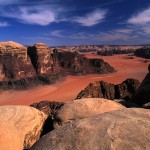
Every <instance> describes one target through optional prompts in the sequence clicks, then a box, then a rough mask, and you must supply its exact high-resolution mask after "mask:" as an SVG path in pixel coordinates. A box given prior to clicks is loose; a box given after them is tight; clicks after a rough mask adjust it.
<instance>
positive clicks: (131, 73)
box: [0, 54, 148, 105]
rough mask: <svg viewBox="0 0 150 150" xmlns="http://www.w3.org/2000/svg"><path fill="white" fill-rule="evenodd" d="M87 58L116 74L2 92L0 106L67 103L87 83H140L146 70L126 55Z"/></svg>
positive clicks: (89, 76)
mask: <svg viewBox="0 0 150 150" xmlns="http://www.w3.org/2000/svg"><path fill="white" fill-rule="evenodd" d="M86 56H87V57H89V58H103V59H104V61H106V62H108V63H109V64H110V65H111V66H113V67H114V68H115V69H116V70H117V72H115V73H111V74H103V75H100V74H93V75H85V76H68V77H66V80H64V81H61V82H60V81H59V82H57V83H56V84H54V85H49V86H39V87H36V88H33V89H29V90H26V91H5V92H4V91H3V92H1V93H0V105H9V104H15V105H19V104H24V105H29V104H31V103H34V102H36V101H41V100H49V101H63V102H66V101H69V100H73V99H75V98H76V96H77V94H78V93H79V92H80V91H81V90H82V89H84V88H85V87H86V86H87V85H88V84H89V83H91V82H95V81H99V80H104V81H107V82H111V83H120V82H122V81H123V80H125V79H127V78H136V79H138V80H139V81H142V80H143V78H144V77H145V75H146V74H147V72H148V70H147V67H148V63H143V62H142V60H144V59H143V58H138V57H135V56H132V57H133V58H134V59H128V57H129V56H128V55H114V56H102V57H101V56H97V55H93V54H86Z"/></svg>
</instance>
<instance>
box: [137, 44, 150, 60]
mask: <svg viewBox="0 0 150 150" xmlns="http://www.w3.org/2000/svg"><path fill="white" fill-rule="evenodd" d="M134 54H135V55H136V56H138V57H143V58H148V59H150V46H147V47H142V48H139V49H137V50H136V51H135V52H134Z"/></svg>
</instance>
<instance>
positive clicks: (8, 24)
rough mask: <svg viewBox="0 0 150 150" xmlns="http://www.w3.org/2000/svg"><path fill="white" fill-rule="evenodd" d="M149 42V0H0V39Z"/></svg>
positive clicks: (26, 42) (52, 42)
mask: <svg viewBox="0 0 150 150" xmlns="http://www.w3.org/2000/svg"><path fill="white" fill-rule="evenodd" d="M8 40H11V41H16V42H19V43H22V44H24V45H32V44H34V43H37V42H43V43H46V44H48V45H49V46H56V45H59V46H60V45H81V44H131V45H134V44H136V45H137V44H148V43H150V0H0V41H8Z"/></svg>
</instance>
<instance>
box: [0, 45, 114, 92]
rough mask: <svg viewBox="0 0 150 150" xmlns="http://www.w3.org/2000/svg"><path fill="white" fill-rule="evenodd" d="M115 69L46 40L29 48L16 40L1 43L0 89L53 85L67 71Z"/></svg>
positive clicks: (110, 70) (69, 72)
mask: <svg viewBox="0 0 150 150" xmlns="http://www.w3.org/2000/svg"><path fill="white" fill-rule="evenodd" d="M114 71H115V69H114V68H113V67H111V66H110V65H109V64H108V63H106V62H104V61H103V60H102V59H88V58H85V57H84V56H82V55H80V54H78V53H76V52H67V51H58V50H57V49H53V50H52V49H50V48H48V46H47V45H45V44H44V43H37V44H35V45H33V46H29V47H28V48H26V47H25V46H23V45H20V44H18V43H15V42H0V89H3V90H6V89H25V88H27V87H32V86H37V85H39V84H52V83H55V81H56V80H58V79H60V78H63V77H64V76H66V75H67V74H73V75H81V74H89V73H110V72H114ZM29 82H30V83H31V85H29V84H28V83H29Z"/></svg>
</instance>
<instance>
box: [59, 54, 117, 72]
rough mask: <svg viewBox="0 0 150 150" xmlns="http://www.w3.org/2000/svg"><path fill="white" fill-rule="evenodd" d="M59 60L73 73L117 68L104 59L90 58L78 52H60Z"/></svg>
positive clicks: (108, 70)
mask: <svg viewBox="0 0 150 150" xmlns="http://www.w3.org/2000/svg"><path fill="white" fill-rule="evenodd" d="M57 57H58V62H59V64H60V66H61V67H62V68H65V69H67V70H68V71H69V72H70V73H71V74H88V73H111V72H114V71H115V69H114V68H113V67H111V66H110V65H109V64H108V63H106V62H104V61H103V59H88V58H86V57H84V56H83V55H80V54H78V53H77V52H72V53H71V52H59V53H58V56H57Z"/></svg>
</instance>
